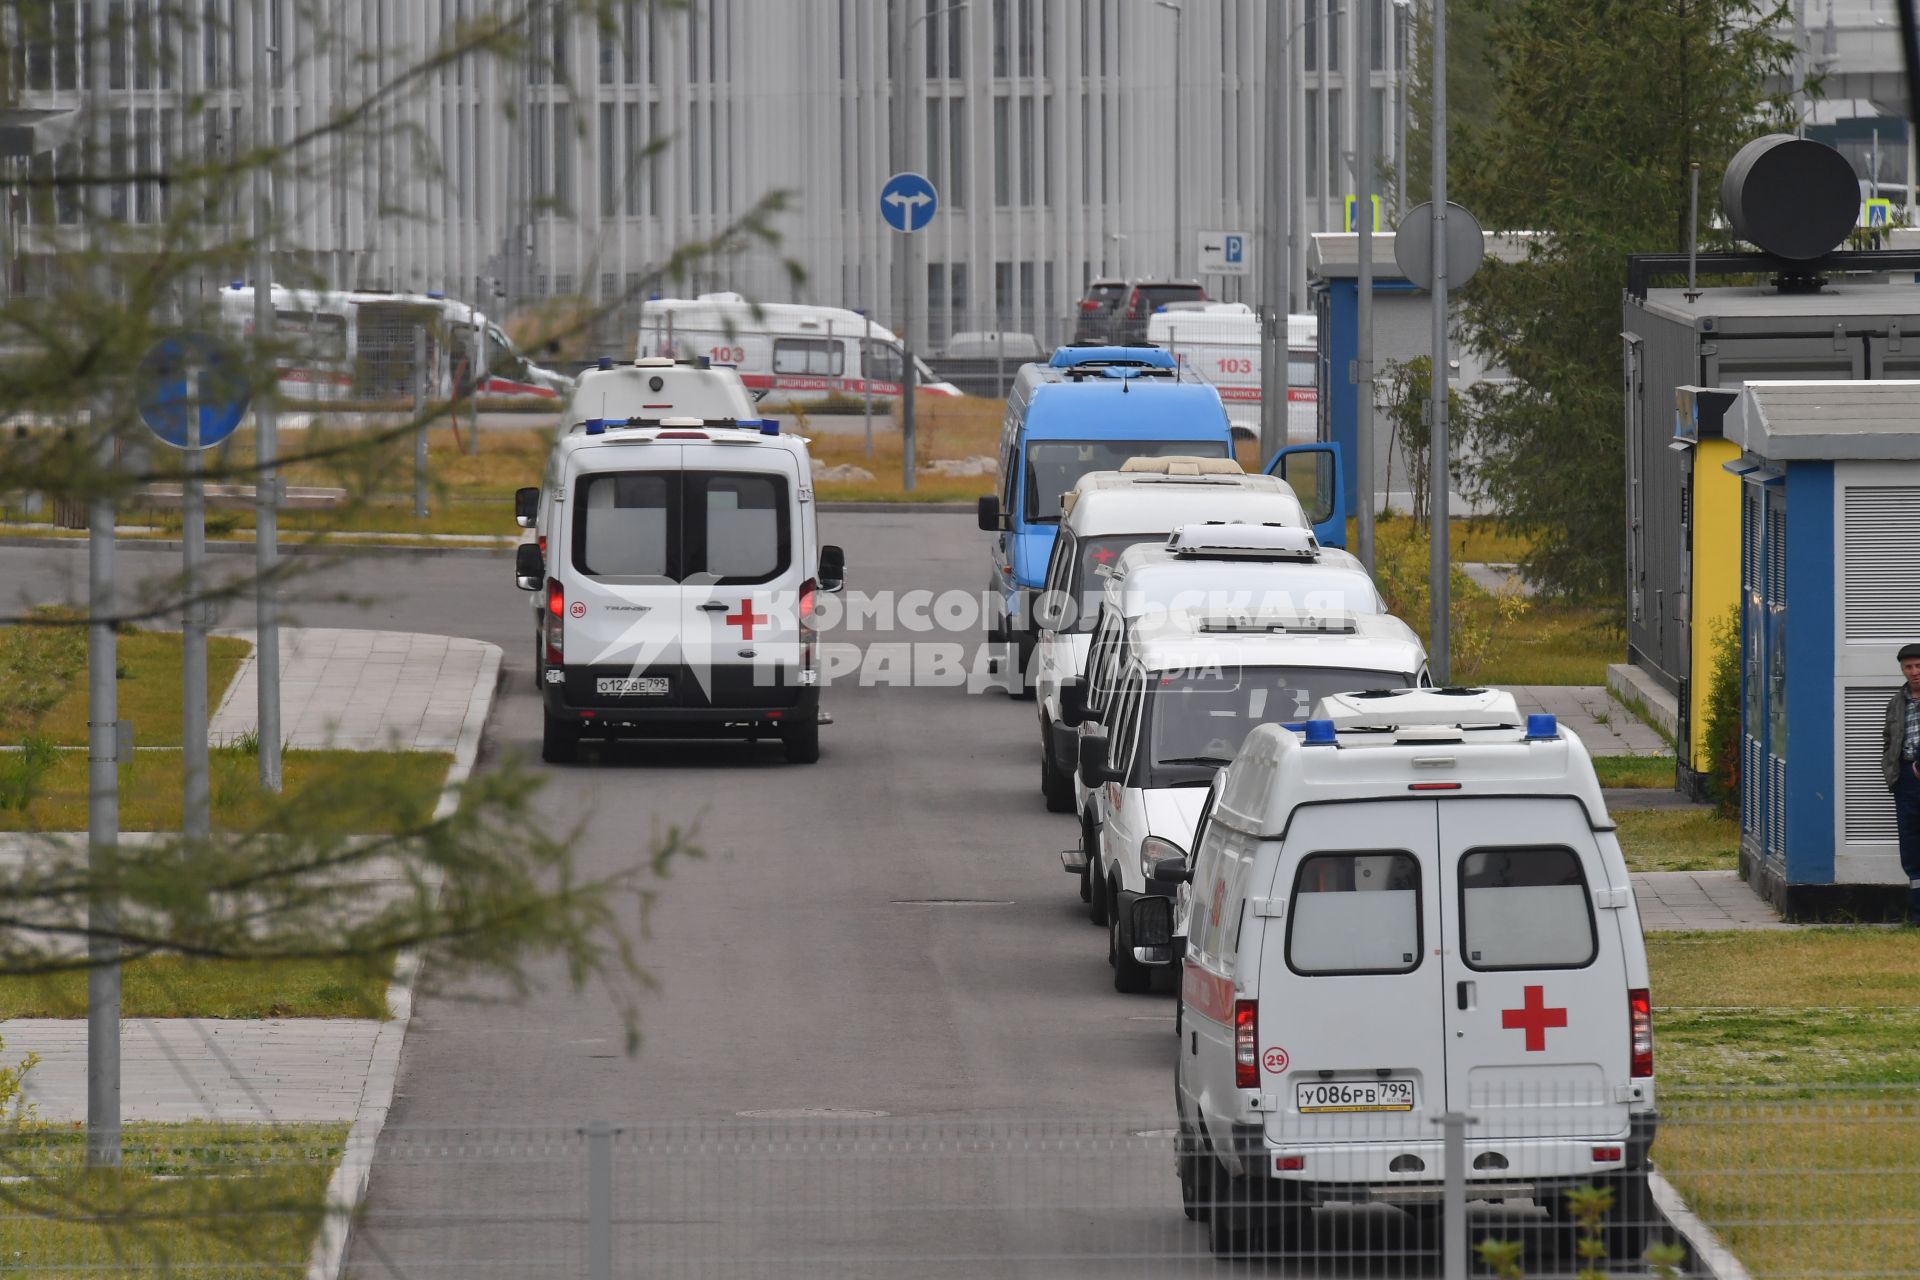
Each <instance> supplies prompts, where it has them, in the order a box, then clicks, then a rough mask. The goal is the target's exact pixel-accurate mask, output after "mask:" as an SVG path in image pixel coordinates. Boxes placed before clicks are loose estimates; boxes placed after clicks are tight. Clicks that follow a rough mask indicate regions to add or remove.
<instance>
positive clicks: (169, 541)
mask: <svg viewBox="0 0 1920 1280" xmlns="http://www.w3.org/2000/svg"><path fill="white" fill-rule="evenodd" d="M113 545H114V549H115V550H116V551H174V552H177V551H179V550H180V549H181V545H180V539H178V538H125V539H122V538H116V539H114V543H113ZM0 547H29V548H45V547H68V548H71V549H72V550H75V551H85V550H86V549H87V540H86V539H85V538H33V537H27V536H25V535H22V534H7V535H4V536H0ZM513 550H514V547H513V544H511V543H504V542H503V543H502V545H500V546H498V547H443V546H436V545H433V544H431V543H421V544H419V545H417V546H415V545H411V544H408V543H404V542H366V543H328V544H326V545H324V546H317V547H316V546H309V545H307V544H305V543H299V542H293V543H287V542H283V543H281V544H280V554H281V555H283V556H327V555H352V554H356V553H358V552H362V551H370V552H374V553H376V554H379V555H407V556H483V557H488V558H492V557H495V556H510V555H512V554H513ZM253 553H254V547H253V543H251V542H213V541H209V542H208V543H207V554H208V555H249V556H250V555H252V554H253Z"/></svg>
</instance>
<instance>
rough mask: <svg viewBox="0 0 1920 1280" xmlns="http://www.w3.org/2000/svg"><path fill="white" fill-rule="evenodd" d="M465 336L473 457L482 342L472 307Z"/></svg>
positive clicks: (477, 442)
mask: <svg viewBox="0 0 1920 1280" xmlns="http://www.w3.org/2000/svg"><path fill="white" fill-rule="evenodd" d="M467 334H468V341H469V342H470V343H471V344H472V350H471V351H469V352H468V353H467V422H468V424H469V425H470V426H471V427H472V428H473V429H472V430H471V431H469V432H467V437H468V438H467V452H468V453H469V454H471V455H472V456H473V457H476V458H477V457H479V456H480V345H481V343H482V341H483V339H482V337H481V334H480V326H479V325H478V324H477V323H475V322H474V318H473V307H472V305H471V304H469V305H468V307H467Z"/></svg>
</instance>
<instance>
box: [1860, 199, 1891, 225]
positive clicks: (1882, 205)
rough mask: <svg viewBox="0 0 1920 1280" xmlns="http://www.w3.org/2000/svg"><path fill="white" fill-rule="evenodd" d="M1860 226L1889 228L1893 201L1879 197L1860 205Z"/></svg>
mask: <svg viewBox="0 0 1920 1280" xmlns="http://www.w3.org/2000/svg"><path fill="white" fill-rule="evenodd" d="M1860 225H1861V226H1863V227H1890V226H1892V225H1893V201H1891V200H1888V199H1886V198H1884V197H1881V196H1875V197H1874V198H1872V199H1871V200H1867V201H1864V202H1862V203H1861V206H1860Z"/></svg>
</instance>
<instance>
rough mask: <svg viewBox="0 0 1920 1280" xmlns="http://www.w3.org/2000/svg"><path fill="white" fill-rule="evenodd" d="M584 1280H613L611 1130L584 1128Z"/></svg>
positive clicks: (598, 1124)
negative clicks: (585, 1180) (585, 1230)
mask: <svg viewBox="0 0 1920 1280" xmlns="http://www.w3.org/2000/svg"><path fill="white" fill-rule="evenodd" d="M587 1280H613V1127H612V1126H611V1125H609V1124H608V1123H607V1122H606V1121H605V1120H595V1121H594V1122H593V1123H592V1124H590V1125H588V1126H587Z"/></svg>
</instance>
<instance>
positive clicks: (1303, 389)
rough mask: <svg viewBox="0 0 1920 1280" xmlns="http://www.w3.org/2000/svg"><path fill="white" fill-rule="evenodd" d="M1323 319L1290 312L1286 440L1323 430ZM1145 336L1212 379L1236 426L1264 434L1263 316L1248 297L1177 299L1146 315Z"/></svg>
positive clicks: (1301, 440) (1293, 441) (1296, 441)
mask: <svg viewBox="0 0 1920 1280" xmlns="http://www.w3.org/2000/svg"><path fill="white" fill-rule="evenodd" d="M1319 331H1320V321H1319V319H1318V317H1315V316H1311V315H1300V316H1288V317H1287V443H1288V444H1305V443H1306V442H1308V441H1310V440H1312V439H1313V438H1314V436H1315V434H1316V433H1317V432H1318V430H1319V424H1318V421H1317V419H1316V414H1317V412H1318V405H1319V399H1320V393H1319V390H1318V383H1319V372H1318V370H1319V352H1318V350H1317V344H1318V340H1319ZM1147 341H1148V342H1149V343H1151V344H1152V345H1154V346H1156V347H1164V348H1166V349H1167V350H1168V351H1170V352H1172V353H1173V356H1174V358H1175V359H1176V360H1178V361H1179V362H1180V364H1181V366H1182V367H1183V368H1185V369H1188V370H1190V371H1192V372H1193V373H1195V374H1197V375H1199V376H1200V377H1202V378H1204V379H1206V380H1207V381H1208V382H1211V383H1212V384H1213V385H1214V386H1215V387H1217V388H1218V389H1219V391H1220V399H1221V401H1222V402H1224V403H1225V404H1226V406H1227V417H1228V418H1229V419H1230V420H1231V421H1232V423H1233V429H1234V431H1235V432H1237V433H1239V434H1242V435H1251V436H1257V435H1259V434H1260V317H1259V315H1257V314H1256V313H1255V312H1254V310H1253V308H1252V307H1249V306H1248V305H1247V304H1246V303H1244V302H1175V303H1169V304H1168V305H1167V306H1166V307H1165V308H1164V309H1163V310H1160V311H1157V312H1155V313H1154V315H1153V317H1152V318H1151V319H1150V320H1148V321H1147Z"/></svg>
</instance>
